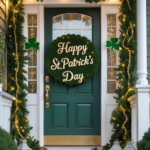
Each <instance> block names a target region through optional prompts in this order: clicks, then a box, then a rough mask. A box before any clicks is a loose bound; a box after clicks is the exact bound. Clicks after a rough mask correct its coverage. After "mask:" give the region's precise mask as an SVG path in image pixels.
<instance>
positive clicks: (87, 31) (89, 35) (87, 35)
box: [83, 30, 92, 41]
mask: <svg viewBox="0 0 150 150" xmlns="http://www.w3.org/2000/svg"><path fill="white" fill-rule="evenodd" d="M83 36H85V37H87V38H88V39H89V40H90V41H92V30H83Z"/></svg>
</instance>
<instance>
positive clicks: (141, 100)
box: [135, 0, 150, 141]
mask: <svg viewBox="0 0 150 150" xmlns="http://www.w3.org/2000/svg"><path fill="white" fill-rule="evenodd" d="M146 24H147V22H146V0H137V77H138V80H137V84H136V86H135V88H136V93H137V94H136V95H137V118H138V123H137V124H138V127H137V140H138V141H139V140H141V139H142V138H143V135H144V133H145V132H147V131H148V128H149V91H150V86H149V85H148V80H147V25H146Z"/></svg>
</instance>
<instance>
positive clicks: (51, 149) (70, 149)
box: [45, 146, 102, 150]
mask: <svg viewBox="0 0 150 150" xmlns="http://www.w3.org/2000/svg"><path fill="white" fill-rule="evenodd" d="M94 147H97V148H98V150H102V147H101V146H46V147H45V148H47V150H92V148H94Z"/></svg>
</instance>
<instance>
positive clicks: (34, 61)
mask: <svg viewBox="0 0 150 150" xmlns="http://www.w3.org/2000/svg"><path fill="white" fill-rule="evenodd" d="M28 56H29V60H28V66H37V52H35V53H34V54H33V53H32V52H31V53H28Z"/></svg>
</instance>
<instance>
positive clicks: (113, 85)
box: [107, 81, 116, 93]
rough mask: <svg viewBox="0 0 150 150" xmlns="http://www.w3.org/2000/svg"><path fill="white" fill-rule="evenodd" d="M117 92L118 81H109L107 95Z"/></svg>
mask: <svg viewBox="0 0 150 150" xmlns="http://www.w3.org/2000/svg"><path fill="white" fill-rule="evenodd" d="M115 90H116V81H107V93H114V92H115Z"/></svg>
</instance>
